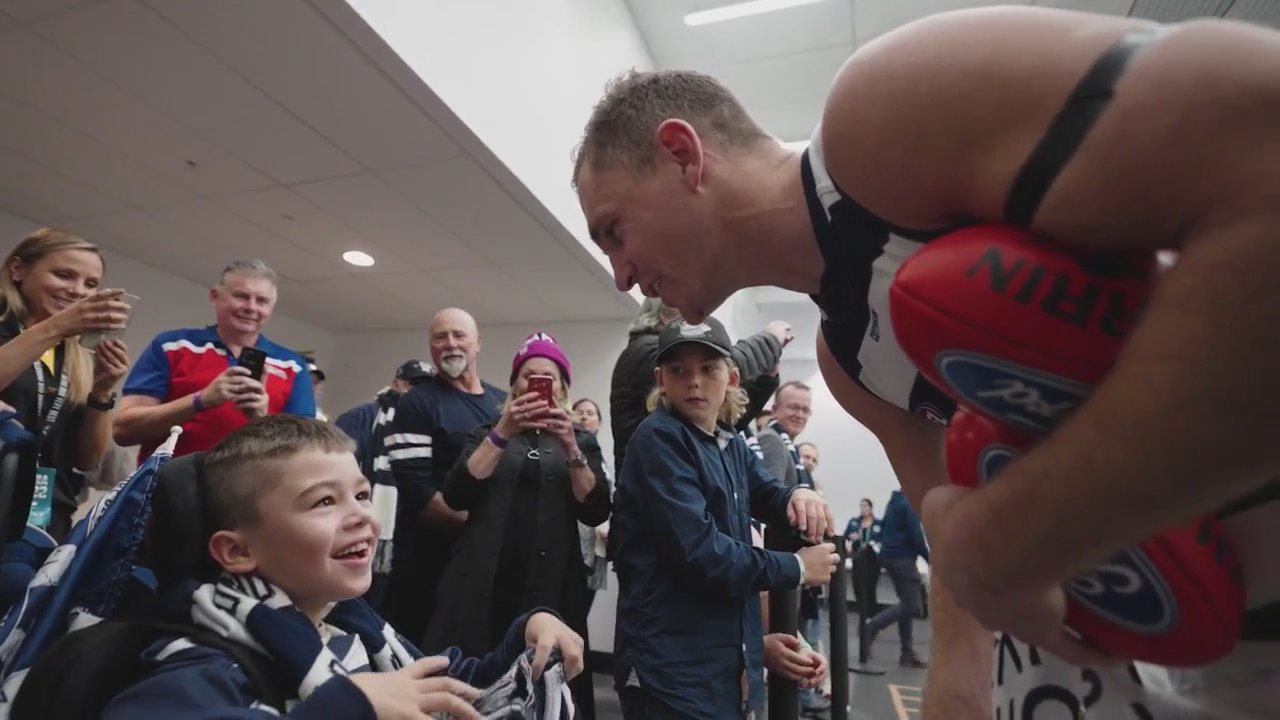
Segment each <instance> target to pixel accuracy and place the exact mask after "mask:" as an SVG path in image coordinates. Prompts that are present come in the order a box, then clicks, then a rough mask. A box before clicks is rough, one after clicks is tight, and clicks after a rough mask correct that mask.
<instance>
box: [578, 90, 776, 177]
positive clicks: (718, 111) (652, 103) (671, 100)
mask: <svg viewBox="0 0 1280 720" xmlns="http://www.w3.org/2000/svg"><path fill="white" fill-rule="evenodd" d="M672 118H676V119H680V120H684V121H685V122H687V123H689V124H690V125H692V126H693V129H694V130H696V131H697V133H698V136H699V137H701V138H703V139H704V140H707V141H715V142H717V143H719V144H720V145H722V146H724V147H740V146H745V145H750V144H752V143H754V142H759V141H761V140H770V139H771V138H770V136H769V134H768V133H766V132H765V131H764V130H762V129H761V128H760V126H759V125H758V124H756V121H755V120H752V119H751V116H750V115H748V114H747V111H746V109H744V108H743V107H742V103H740V102H738V99H737V98H735V97H734V96H733V93H731V92H729V89H728V88H726V87H725V86H724V85H723V84H722V83H721V82H720V81H719V80H716V79H715V78H713V77H711V76H709V75H703V74H702V73H697V72H692V71H688V70H661V71H657V72H639V71H636V70H631V71H629V72H626V73H624V74H622V75H619V76H618V77H616V78H614V79H613V80H611V81H610V82H609V84H608V85H607V86H606V87H605V94H604V97H603V98H601V99H600V102H598V103H596V106H595V108H594V109H593V110H592V111H591V118H590V119H589V120H587V128H586V131H585V132H584V133H583V136H582V143H581V144H580V145H579V146H578V149H577V151H576V156H575V157H574V162H573V181H574V183H575V184H576V183H577V181H578V176H579V175H581V173H582V167H583V165H584V164H586V163H590V164H591V169H592V171H594V172H599V171H601V170H605V169H611V168H615V167H622V168H625V169H628V170H631V171H632V172H640V171H643V170H650V169H652V168H653V166H654V154H655V153H654V148H653V136H654V133H655V132H657V130H658V126H659V125H660V124H662V122H663V121H664V120H669V119H672Z"/></svg>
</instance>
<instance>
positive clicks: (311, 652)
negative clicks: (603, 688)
mask: <svg viewBox="0 0 1280 720" xmlns="http://www.w3.org/2000/svg"><path fill="white" fill-rule="evenodd" d="M187 591H190V595H189V596H188V597H189V602H190V609H189V614H190V618H191V620H192V621H193V622H194V623H195V624H196V625H198V626H200V627H203V628H206V629H209V630H212V631H213V632H216V633H218V634H219V635H221V636H223V637H225V638H228V639H230V640H232V641H234V642H237V643H240V644H242V645H245V646H246V647H250V648H253V649H255V650H257V651H259V652H261V653H263V654H264V655H266V656H267V657H269V658H271V659H272V661H273V664H274V666H275V668H276V670H277V674H278V677H280V678H281V680H282V681H283V682H285V683H288V685H286V687H291V688H293V689H292V690H290V691H289V694H290V695H292V696H293V699H291V700H290V701H288V702H287V703H286V706H287V707H288V708H289V709H292V707H293V706H295V705H296V704H297V703H299V702H301V701H302V700H305V699H306V698H308V697H309V696H310V695H311V694H312V693H314V692H315V691H316V690H317V689H318V688H319V687H320V686H321V685H323V684H324V683H326V682H328V681H329V680H330V679H332V678H334V677H336V676H338V675H344V676H345V675H350V674H352V673H357V672H394V671H396V670H398V669H400V668H402V667H404V666H406V665H409V664H411V663H413V662H414V661H415V660H417V659H419V658H421V657H423V655H422V652H421V651H419V650H418V649H417V648H416V647H414V646H413V645H412V644H410V643H409V642H408V641H407V640H405V639H404V638H403V637H401V636H400V634H399V633H397V632H396V631H395V630H394V629H393V628H392V627H391V625H390V624H388V623H387V622H386V621H385V620H383V619H382V618H381V617H379V616H378V615H377V613H375V612H374V611H373V609H372V608H370V607H369V605H368V603H366V602H364V601H363V600H359V599H356V600H347V601H344V602H340V603H336V604H335V605H334V606H333V607H332V609H331V610H330V611H329V613H328V614H327V615H326V616H325V618H324V627H323V629H322V631H321V632H317V630H316V626H315V625H314V624H313V623H312V622H311V619H310V618H308V617H307V616H306V615H305V614H303V613H302V611H300V610H298V609H297V608H296V607H295V606H294V605H293V603H292V601H290V599H289V597H288V595H286V594H285V592H284V591H283V590H281V589H280V588H278V587H276V586H275V585H272V584H271V583H269V582H267V581H266V580H263V579H262V578H259V577H255V576H246V575H231V574H226V573H224V574H223V575H222V576H221V577H220V578H218V580H217V581H216V582H213V583H204V584H199V583H196V582H194V581H193V582H191V583H189V584H188V585H187V586H186V587H185V588H184V589H182V590H180V591H178V593H179V594H178V597H181V596H182V595H184V594H186V592H187ZM322 633H323V634H324V635H327V636H328V637H327V638H326V637H323V636H322ZM190 646H191V641H189V640H186V639H178V640H175V641H173V643H170V644H169V645H168V646H167V647H165V648H164V649H163V650H162V651H161V653H160V655H161V656H162V657H167V656H169V655H171V654H172V653H174V652H178V651H181V650H183V649H185V648H187V647H190ZM444 655H445V656H446V657H448V659H449V664H450V668H451V669H452V668H455V667H456V666H457V664H458V662H459V660H460V659H461V652H459V651H458V650H457V648H450V649H449V650H447V651H446V652H445V653H444ZM532 657H533V650H532V649H529V650H526V651H525V652H524V653H522V654H521V655H520V656H519V657H518V658H516V660H515V662H514V663H513V664H512V665H511V667H510V669H509V670H508V671H507V673H506V674H505V675H504V676H503V677H501V678H500V679H498V680H497V681H496V682H494V683H493V684H491V685H490V686H489V687H488V688H486V689H485V691H484V692H483V693H482V695H481V697H480V699H478V700H477V701H476V702H475V707H476V709H477V710H479V711H480V713H481V716H482V717H483V718H485V720H525V719H528V720H535V719H536V720H568V719H569V718H572V717H573V703H572V701H571V700H570V699H569V689H568V684H567V683H566V681H565V678H564V668H563V666H562V665H561V664H560V662H559V659H558V656H553V657H552V659H551V661H550V662H548V664H547V669H546V671H545V672H544V673H543V675H542V677H540V678H539V679H538V680H537V681H534V680H533V678H532V672H531V670H530V662H531V660H532ZM473 662H475V661H474V660H473V661H464V663H473ZM463 679H465V677H464V678H463ZM255 709H258V710H264V711H271V708H269V707H267V706H265V705H262V704H258V705H256V706H255Z"/></svg>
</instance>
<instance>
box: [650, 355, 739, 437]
mask: <svg viewBox="0 0 1280 720" xmlns="http://www.w3.org/2000/svg"><path fill="white" fill-rule="evenodd" d="M719 359H720V360H723V361H724V364H725V365H726V366H728V368H729V370H731V371H732V370H736V369H737V367H738V366H737V365H735V364H734V363H733V360H731V359H729V358H719ZM658 367H662V366H661V365H659V366H658ZM748 403H750V399H749V398H748V397H747V391H746V390H743V389H742V386H741V385H739V386H738V387H735V388H729V390H728V392H726V393H725V396H724V404H723V405H721V406H720V413H719V415H718V416H717V419H718V420H719V421H720V422H722V423H728V424H729V425H737V424H738V421H739V420H741V419H742V416H743V415H746V414H747V405H748ZM644 406H645V409H646V410H648V411H649V412H653V411H654V410H656V409H657V408H659V407H663V408H666V409H668V410H670V409H671V401H670V400H668V399H667V396H666V395H663V394H662V388H660V387H658V386H657V385H654V386H653V389H652V390H650V391H649V397H647V398H645V402H644Z"/></svg>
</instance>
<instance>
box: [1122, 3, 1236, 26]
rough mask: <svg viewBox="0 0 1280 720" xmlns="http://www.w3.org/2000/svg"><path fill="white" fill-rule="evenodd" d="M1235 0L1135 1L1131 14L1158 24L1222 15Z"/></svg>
mask: <svg viewBox="0 0 1280 720" xmlns="http://www.w3.org/2000/svg"><path fill="white" fill-rule="evenodd" d="M1232 2H1233V0H1134V3H1133V9H1132V10H1130V11H1129V14H1130V15H1132V16H1134V17H1140V18H1146V19H1148V20H1155V21H1157V22H1165V23H1168V22H1178V21H1180V20H1187V19H1189V18H1193V17H1205V16H1216V15H1221V14H1222V13H1223V12H1225V11H1226V9H1227V7H1228V6H1230V5H1231V3H1232Z"/></svg>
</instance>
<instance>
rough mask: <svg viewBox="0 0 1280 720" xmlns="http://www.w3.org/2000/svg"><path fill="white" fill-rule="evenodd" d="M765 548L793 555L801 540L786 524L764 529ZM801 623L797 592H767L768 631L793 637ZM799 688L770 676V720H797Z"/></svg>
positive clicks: (782, 679) (802, 545)
mask: <svg viewBox="0 0 1280 720" xmlns="http://www.w3.org/2000/svg"><path fill="white" fill-rule="evenodd" d="M764 546H765V548H767V549H769V550H777V551H780V552H792V553H793V552H796V551H797V550H799V549H800V548H802V547H804V541H803V540H802V539H801V538H800V536H799V535H798V534H797V533H796V531H795V530H794V529H793V528H792V527H791V526H790V525H788V524H787V523H786V522H782V523H774V524H772V525H769V526H768V527H767V528H765V532H764ZM799 624H800V589H799V588H792V589H789V590H773V591H771V592H770V593H769V632H771V633H787V634H790V635H795V634H796V630H797V629H798V627H799ZM799 717H800V686H799V685H798V684H797V683H796V682H795V681H794V680H788V679H787V678H785V677H783V676H782V675H781V674H780V673H769V720H798V719H799Z"/></svg>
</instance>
